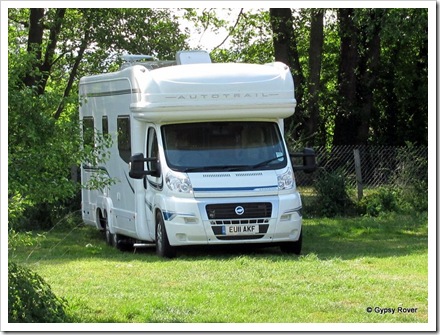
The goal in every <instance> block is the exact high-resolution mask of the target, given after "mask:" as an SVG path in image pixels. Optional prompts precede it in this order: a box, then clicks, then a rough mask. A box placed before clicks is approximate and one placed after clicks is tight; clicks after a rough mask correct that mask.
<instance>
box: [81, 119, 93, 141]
mask: <svg viewBox="0 0 440 335" xmlns="http://www.w3.org/2000/svg"><path fill="white" fill-rule="evenodd" d="M82 127H83V143H84V147H89V148H93V147H94V145H95V134H94V133H95V122H94V120H93V117H91V116H86V117H84V118H83V122H82Z"/></svg>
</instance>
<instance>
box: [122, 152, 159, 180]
mask: <svg viewBox="0 0 440 335" xmlns="http://www.w3.org/2000/svg"><path fill="white" fill-rule="evenodd" d="M145 162H154V163H155V164H151V165H153V166H154V167H152V169H151V170H146V169H145V164H144V163H145ZM128 166H129V171H128V175H129V176H130V178H134V179H142V178H143V177H144V176H146V175H151V176H154V177H159V176H160V164H159V162H158V160H157V158H156V157H152V158H144V154H142V153H139V154H134V155H133V156H131V157H130V163H129V165H128Z"/></svg>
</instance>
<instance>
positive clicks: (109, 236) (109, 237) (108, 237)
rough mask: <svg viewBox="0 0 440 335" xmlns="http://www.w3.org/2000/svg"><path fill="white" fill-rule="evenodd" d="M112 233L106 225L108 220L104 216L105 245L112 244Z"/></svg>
mask: <svg viewBox="0 0 440 335" xmlns="http://www.w3.org/2000/svg"><path fill="white" fill-rule="evenodd" d="M113 235H114V234H112V233H111V232H110V227H109V226H108V220H107V218H105V242H106V243H107V245H109V246H112V245H113V239H114V236H113Z"/></svg>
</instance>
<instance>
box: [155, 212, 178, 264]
mask: <svg viewBox="0 0 440 335" xmlns="http://www.w3.org/2000/svg"><path fill="white" fill-rule="evenodd" d="M156 254H157V255H158V256H159V257H165V258H174V257H176V248H175V247H172V246H171V245H170V242H169V240H168V235H167V231H166V229H165V223H164V221H163V217H162V214H161V213H160V212H157V214H156Z"/></svg>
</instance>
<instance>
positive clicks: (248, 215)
mask: <svg viewBox="0 0 440 335" xmlns="http://www.w3.org/2000/svg"><path fill="white" fill-rule="evenodd" d="M239 207H240V209H242V210H243V213H242V214H241V215H240V214H237V212H238V213H241V212H240V211H239V210H237V208H239ZM206 213H207V214H208V218H209V220H214V221H217V220H234V219H235V220H239V221H242V220H244V219H260V218H270V217H271V215H272V203H270V202H251V203H234V204H213V205H207V206H206ZM237 223H239V222H237ZM243 223H244V222H243ZM246 223H250V222H246Z"/></svg>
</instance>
